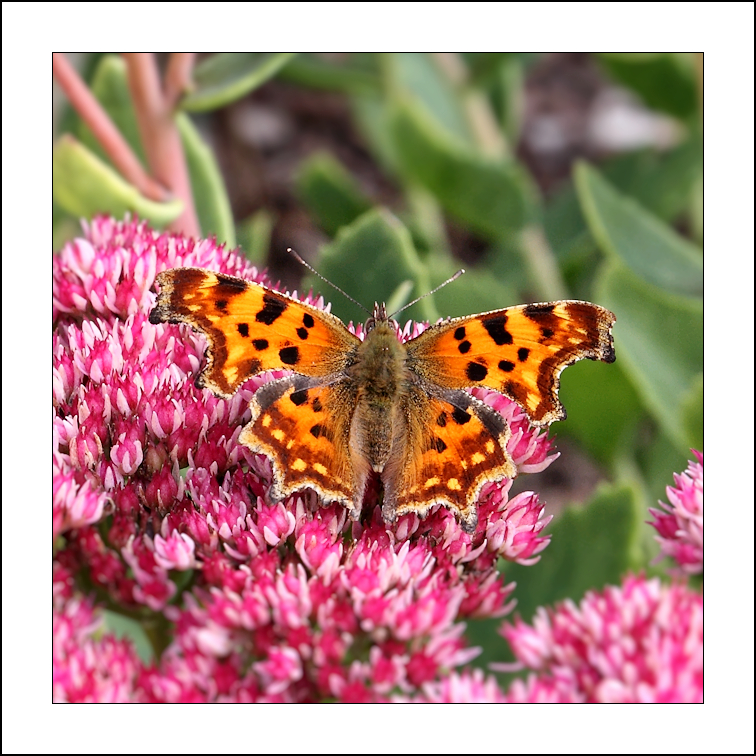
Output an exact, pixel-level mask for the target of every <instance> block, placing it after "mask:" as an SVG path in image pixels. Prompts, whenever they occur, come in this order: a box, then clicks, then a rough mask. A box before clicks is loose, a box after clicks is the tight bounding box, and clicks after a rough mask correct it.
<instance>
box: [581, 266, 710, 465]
mask: <svg viewBox="0 0 756 756" xmlns="http://www.w3.org/2000/svg"><path fill="white" fill-rule="evenodd" d="M596 292H597V298H598V301H599V302H601V304H602V305H604V306H606V307H608V308H609V309H610V310H612V312H614V314H615V315H616V316H617V323H616V325H615V326H614V336H615V340H616V347H617V349H616V351H617V361H618V363H619V365H620V366H621V367H622V369H623V370H624V371H625V373H626V374H627V376H628V378H629V379H630V380H631V382H632V383H633V385H634V386H635V388H636V390H637V391H638V395H639V397H640V399H641V401H642V402H643V404H644V405H645V407H646V408H647V409H648V411H649V412H650V413H651V414H652V415H653V417H654V418H655V419H656V420H657V421H658V422H659V424H660V425H661V426H662V428H663V429H664V430H665V432H666V433H668V434H669V436H670V438H672V439H673V440H674V442H675V443H676V444H678V446H679V447H680V448H681V450H683V451H684V450H687V448H688V446H689V443H690V439H689V431H688V429H686V421H685V420H684V416H683V412H684V402H685V399H686V397H687V396H688V395H689V392H690V391H691V389H692V387H693V385H694V383H695V382H696V381H698V376H699V374H700V373H701V372H702V370H703V304H702V302H701V301H700V300H699V299H694V298H690V297H680V296H674V295H671V294H667V293H666V292H664V291H662V290H660V289H657V288H655V287H652V286H649V285H648V284H645V283H644V282H643V281H641V280H640V279H639V278H638V277H637V276H635V275H634V274H633V273H632V272H631V271H630V270H628V269H627V268H625V267H624V266H622V265H620V264H618V263H616V262H615V263H611V264H607V265H606V266H605V267H604V269H603V271H602V273H601V274H600V276H599V279H598V281H597V286H596Z"/></svg>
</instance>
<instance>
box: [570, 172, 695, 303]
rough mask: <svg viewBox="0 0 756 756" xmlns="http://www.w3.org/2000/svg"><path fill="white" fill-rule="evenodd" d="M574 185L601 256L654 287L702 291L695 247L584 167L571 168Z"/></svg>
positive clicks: (677, 290) (687, 293) (679, 291)
mask: <svg viewBox="0 0 756 756" xmlns="http://www.w3.org/2000/svg"><path fill="white" fill-rule="evenodd" d="M575 186H576V188H577V192H578V197H579V200H580V204H581V207H582V210H583V214H584V215H585V218H586V221H587V222H588V226H589V228H590V230H591V233H592V235H593V237H594V239H595V240H596V242H597V244H598V245H599V246H600V247H601V249H602V250H603V251H604V253H605V254H607V255H609V256H614V257H615V258H616V259H618V260H621V261H622V262H623V263H624V264H625V265H626V266H627V267H628V268H630V270H632V271H633V272H634V273H635V274H636V275H637V276H639V277H640V278H642V279H643V280H644V281H647V282H648V283H650V284H653V285H654V286H658V287H661V288H663V289H666V290H667V291H670V292H673V293H677V294H684V295H700V294H701V293H702V292H703V262H702V258H701V254H700V252H699V251H698V249H696V247H695V246H693V245H692V244H690V242H688V241H686V240H684V239H683V238H682V237H680V236H678V235H677V234H676V233H675V232H674V231H672V230H671V229H670V228H669V227H668V226H667V225H665V224H664V223H662V222H661V221H660V220H658V219H657V218H656V217H655V216H653V215H652V214H651V213H650V212H648V211H647V210H645V209H644V208H643V207H641V206H640V205H639V204H638V203H637V202H636V201H635V200H633V199H631V198H629V197H625V196H623V195H622V194H620V193H619V192H618V191H617V190H616V189H615V188H614V187H613V186H612V185H611V184H609V183H608V182H607V181H606V180H605V179H604V178H603V177H602V176H601V175H600V174H599V173H598V172H597V171H596V170H595V169H593V168H591V167H590V166H589V165H587V164H586V163H578V165H577V166H576V168H575Z"/></svg>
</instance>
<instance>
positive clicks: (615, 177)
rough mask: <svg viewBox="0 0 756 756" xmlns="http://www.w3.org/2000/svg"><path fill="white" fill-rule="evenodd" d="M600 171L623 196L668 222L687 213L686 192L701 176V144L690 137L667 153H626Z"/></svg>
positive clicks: (698, 137)
mask: <svg viewBox="0 0 756 756" xmlns="http://www.w3.org/2000/svg"><path fill="white" fill-rule="evenodd" d="M601 170H602V173H603V175H604V178H606V179H607V181H609V182H610V183H611V184H613V185H614V186H615V187H616V188H617V189H619V190H620V191H621V192H622V193H623V194H628V195H630V196H631V197H634V198H635V199H636V200H638V202H640V204H641V205H643V207H645V208H646V209H647V210H650V211H651V212H652V213H653V214H654V215H656V216H657V217H658V218H660V219H661V220H664V221H668V222H672V221H675V220H677V219H678V218H679V217H680V216H681V215H682V214H684V213H686V212H687V211H688V205H687V203H688V197H689V196H690V192H691V191H692V189H693V187H694V186H695V184H696V182H697V181H698V180H699V179H700V178H701V177H702V176H703V143H702V141H701V138H700V135H698V134H694V135H692V136H691V137H690V138H689V139H686V140H685V141H684V142H682V143H681V144H679V145H677V146H676V147H675V148H674V149H672V150H670V151H669V152H666V153H661V154H660V153H659V152H658V151H656V150H640V151H638V152H630V153H627V154H625V155H619V156H617V157H615V158H613V159H611V160H608V161H607V162H606V163H604V164H603V165H602V167H601Z"/></svg>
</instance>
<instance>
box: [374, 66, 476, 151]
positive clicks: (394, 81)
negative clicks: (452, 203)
mask: <svg viewBox="0 0 756 756" xmlns="http://www.w3.org/2000/svg"><path fill="white" fill-rule="evenodd" d="M380 61H381V63H382V64H383V68H384V71H385V73H386V75H387V78H388V87H389V88H390V90H392V91H394V92H396V93H397V94H399V96H400V97H401V98H402V99H406V100H409V101H411V102H414V103H417V104H418V106H419V107H421V108H422V109H423V110H424V111H425V112H426V113H427V115H428V117H429V118H430V119H432V120H433V121H434V122H435V123H436V124H437V126H438V128H440V129H442V130H443V131H445V132H447V133H448V134H449V135H450V136H451V137H452V138H453V139H456V140H458V141H459V142H460V143H461V144H464V145H466V146H467V148H468V149H472V148H473V140H472V135H471V133H470V128H469V126H468V123H467V119H466V118H465V113H464V110H463V107H462V102H461V99H460V97H459V95H458V93H457V91H456V90H455V87H454V86H453V85H452V83H451V82H450V81H449V79H448V78H447V77H446V76H445V75H444V73H443V72H442V70H441V68H440V67H439V64H438V62H437V61H436V60H434V56H433V55H432V54H430V53H385V54H384V55H382V56H381V57H380Z"/></svg>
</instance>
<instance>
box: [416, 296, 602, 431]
mask: <svg viewBox="0 0 756 756" xmlns="http://www.w3.org/2000/svg"><path fill="white" fill-rule="evenodd" d="M614 321H615V318H614V315H613V314H612V313H611V312H609V311H608V310H605V309H604V308H603V307H599V306H598V305H595V304H591V303H590V302H579V301H567V300H566V301H562V302H547V303H544V304H533V305H519V306H517V307H507V308H505V309H503V310H495V311H493V312H487V313H481V314H480V315H473V316H471V317H466V318H456V319H453V320H448V321H444V322H442V323H438V324H437V325H434V326H431V327H430V328H428V330H426V331H424V332H423V333H421V334H420V335H419V336H418V337H417V338H416V339H413V340H412V341H411V342H410V343H409V344H407V352H408V355H409V360H410V364H411V366H412V367H413V369H414V370H415V371H416V372H417V373H418V374H419V375H421V376H422V378H423V379H424V380H426V381H427V382H429V383H431V384H434V385H438V386H442V387H445V388H452V389H459V388H469V387H473V386H485V387H487V388H491V389H494V390H495V391H500V392H501V393H503V394H505V395H506V396H508V397H509V398H510V399H513V400H514V401H516V402H517V403H518V404H519V405H520V406H521V407H522V408H523V409H524V410H525V411H526V412H527V413H528V415H529V417H530V419H531V420H532V421H533V422H534V423H536V424H538V425H546V424H549V423H551V422H553V421H555V420H560V419H562V418H563V417H564V416H565V412H564V408H563V407H562V404H561V402H560V401H559V398H558V396H557V393H558V390H559V374H560V373H561V372H562V370H563V369H564V368H565V367H566V366H567V365H571V364H572V363H574V362H577V361H578V360H580V359H583V358H588V359H592V360H602V361H603V362H614V347H613V343H612V336H611V327H612V325H613V323H614Z"/></svg>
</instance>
